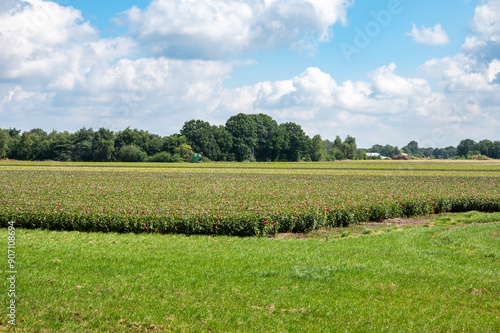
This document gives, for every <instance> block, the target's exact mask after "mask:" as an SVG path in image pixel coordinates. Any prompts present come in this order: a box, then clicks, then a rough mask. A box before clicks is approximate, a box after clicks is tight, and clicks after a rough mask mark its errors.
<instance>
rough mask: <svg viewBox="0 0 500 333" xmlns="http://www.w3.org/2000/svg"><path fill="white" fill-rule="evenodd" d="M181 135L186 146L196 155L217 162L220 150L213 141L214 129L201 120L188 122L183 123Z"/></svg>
mask: <svg viewBox="0 0 500 333" xmlns="http://www.w3.org/2000/svg"><path fill="white" fill-rule="evenodd" d="M181 134H182V135H184V136H185V137H186V139H187V142H188V144H189V145H190V146H191V147H192V148H193V150H194V151H195V152H196V153H200V154H201V155H203V156H206V157H208V158H209V159H211V160H218V159H219V155H220V153H221V152H220V149H219V146H218V144H217V141H216V140H215V136H214V128H213V127H212V125H210V124H209V123H208V122H206V121H203V120H194V119H193V120H190V121H187V122H185V123H184V126H183V127H182V129H181Z"/></svg>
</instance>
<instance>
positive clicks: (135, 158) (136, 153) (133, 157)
mask: <svg viewBox="0 0 500 333" xmlns="http://www.w3.org/2000/svg"><path fill="white" fill-rule="evenodd" d="M118 158H119V159H120V161H122V162H143V161H145V160H146V158H147V154H146V153H145V152H144V151H142V150H141V148H139V147H137V146H135V145H128V146H123V147H121V148H120V151H119V153H118Z"/></svg>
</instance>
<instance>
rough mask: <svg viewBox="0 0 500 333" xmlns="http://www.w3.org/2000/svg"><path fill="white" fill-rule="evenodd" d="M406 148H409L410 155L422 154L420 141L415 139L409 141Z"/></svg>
mask: <svg viewBox="0 0 500 333" xmlns="http://www.w3.org/2000/svg"><path fill="white" fill-rule="evenodd" d="M404 148H408V151H409V152H408V153H407V154H409V155H414V156H417V155H420V151H419V148H418V142H417V141H415V140H413V141H410V143H408V144H407V145H406V147H403V149H404Z"/></svg>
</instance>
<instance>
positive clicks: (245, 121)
mask: <svg viewBox="0 0 500 333" xmlns="http://www.w3.org/2000/svg"><path fill="white" fill-rule="evenodd" d="M226 130H227V131H228V132H229V133H231V135H232V137H233V154H234V157H235V159H236V160H237V161H244V160H247V159H249V160H254V159H255V149H256V147H257V142H258V136H257V129H256V124H255V122H254V119H252V117H251V116H249V115H247V114H244V113H239V114H237V115H235V116H231V117H230V118H229V119H228V120H227V121H226Z"/></svg>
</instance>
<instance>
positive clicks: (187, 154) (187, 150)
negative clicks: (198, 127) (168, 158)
mask: <svg viewBox="0 0 500 333" xmlns="http://www.w3.org/2000/svg"><path fill="white" fill-rule="evenodd" d="M175 154H177V155H179V156H180V157H181V158H182V160H183V161H185V160H188V159H190V158H191V156H192V155H193V154H194V151H193V148H191V146H190V145H188V144H182V145H180V146H179V147H177V148H175Z"/></svg>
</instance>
